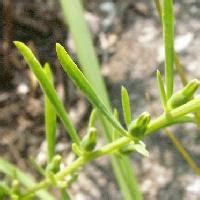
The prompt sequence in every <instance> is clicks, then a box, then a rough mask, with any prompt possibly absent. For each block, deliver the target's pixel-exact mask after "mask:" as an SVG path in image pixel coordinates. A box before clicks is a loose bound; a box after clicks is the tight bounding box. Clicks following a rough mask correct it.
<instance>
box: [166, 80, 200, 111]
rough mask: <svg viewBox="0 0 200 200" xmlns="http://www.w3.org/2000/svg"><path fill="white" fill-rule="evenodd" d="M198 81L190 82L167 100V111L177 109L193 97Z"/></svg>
mask: <svg viewBox="0 0 200 200" xmlns="http://www.w3.org/2000/svg"><path fill="white" fill-rule="evenodd" d="M198 86H199V81H198V80H197V79H194V80H192V81H190V82H189V83H188V84H187V85H186V86H185V87H184V88H183V89H181V90H180V91H178V92H176V93H175V94H173V95H172V96H171V98H170V99H169V100H168V102H167V104H168V107H169V109H173V108H177V107H178V106H181V105H183V104H185V103H187V102H188V101H189V100H190V99H191V98H192V97H193V95H194V93H195V92H196V90H197V89H198Z"/></svg>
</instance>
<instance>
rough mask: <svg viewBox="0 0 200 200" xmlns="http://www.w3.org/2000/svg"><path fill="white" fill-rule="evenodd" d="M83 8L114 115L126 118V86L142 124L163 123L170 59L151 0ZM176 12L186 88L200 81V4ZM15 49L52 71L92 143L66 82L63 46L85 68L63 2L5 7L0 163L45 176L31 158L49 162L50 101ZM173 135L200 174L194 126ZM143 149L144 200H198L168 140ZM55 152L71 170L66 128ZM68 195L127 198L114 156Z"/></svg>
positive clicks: (179, 5) (0, 50) (95, 1)
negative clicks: (160, 85)
mask: <svg viewBox="0 0 200 200" xmlns="http://www.w3.org/2000/svg"><path fill="white" fill-rule="evenodd" d="M83 5H84V9H85V12H84V17H85V19H86V21H87V23H88V26H89V28H90V31H91V33H92V38H93V42H94V45H95V50H96V53H97V55H98V59H99V62H100V65H101V72H102V74H103V76H104V79H105V81H106V86H107V88H108V91H109V95H110V99H111V101H112V103H113V107H116V108H118V109H119V110H120V111H121V102H120V88H121V85H124V86H126V87H127V89H128V92H129V94H130V98H131V104H132V111H133V116H134V117H136V116H138V115H139V114H140V113H141V112H143V111H145V110H148V111H149V112H150V113H151V114H152V115H158V114H160V113H161V112H162V110H161V106H160V103H159V94H158V89H157V85H156V79H155V75H156V70H157V69H160V71H161V72H163V71H164V70H163V60H164V56H163V50H162V49H163V45H162V30H161V26H160V22H159V18H158V16H157V13H156V10H155V7H154V4H153V1H149V0H115V1H114V0H113V1H111V0H110V1H109V0H107V1H106V0H84V1H83ZM174 9H175V15H176V28H175V33H176V37H175V48H176V51H177V53H178V54H179V55H180V59H181V62H182V63H183V64H184V67H185V69H186V72H187V76H188V79H192V78H199V77H200V70H199V69H198V67H199V63H200V56H199V52H200V34H199V33H200V12H199V10H200V2H199V0H176V1H175V2H174ZM14 40H19V41H23V42H25V43H26V44H28V46H29V47H31V49H32V50H33V51H34V53H35V54H36V55H37V57H38V58H39V60H40V61H41V63H42V64H44V63H45V62H46V61H48V62H49V63H50V64H51V66H52V68H53V71H54V75H55V82H56V87H57V90H58V93H59V95H60V97H61V98H62V99H63V101H64V103H65V105H66V108H67V109H68V112H69V114H70V117H71V119H72V121H73V123H74V124H75V126H76V127H77V129H78V130H79V132H80V134H84V130H85V128H86V124H87V121H88V116H89V113H90V110H91V106H90V105H89V103H88V102H87V101H86V100H85V98H84V97H83V95H82V94H81V93H80V92H79V91H77V90H76V88H75V87H74V86H73V84H72V83H71V82H70V81H69V80H68V78H67V77H66V75H65V74H64V73H63V71H62V69H61V68H60V66H59V64H58V60H57V58H56V56H55V43H56V42H60V43H61V44H62V45H64V46H65V47H66V49H68V51H69V52H70V55H72V57H73V59H74V60H75V61H76V62H77V63H78V59H77V56H76V49H75V45H74V43H73V40H72V37H71V34H70V32H69V30H68V28H67V26H66V24H65V22H64V17H63V13H62V10H61V7H60V3H59V1H57V0H26V1H25V0H0V138H1V140H0V156H2V157H4V158H6V159H8V160H9V161H11V162H12V163H15V164H16V165H17V166H18V167H20V168H21V169H22V170H23V171H25V172H29V173H31V174H37V173H36V170H35V169H34V168H33V167H32V165H31V163H30V161H29V158H30V157H33V158H36V161H37V162H38V163H39V164H40V165H43V164H45V163H46V152H45V149H46V143H45V142H44V141H45V134H44V133H45V127H44V114H43V113H44V105H43V95H42V92H41V90H40V88H39V86H38V83H37V82H36V80H35V78H34V76H33V75H32V74H31V72H30V71H29V69H28V67H27V66H26V64H25V62H24V61H23V60H22V58H21V57H20V55H19V52H18V51H17V50H16V48H15V47H14V45H13V43H12V41H14ZM85 48H87V47H85ZM175 82H176V86H175V89H176V90H177V89H178V88H180V87H181V82H180V79H179V77H176V78H175ZM171 130H173V132H174V133H175V135H176V136H177V137H178V138H179V139H180V141H181V143H182V144H183V146H184V147H185V148H186V149H187V151H188V152H189V154H190V155H191V156H192V158H193V159H194V160H195V162H196V163H197V164H198V165H200V159H199V155H200V148H199V144H200V133H199V131H198V130H196V128H195V127H194V126H193V125H184V126H183V125H181V126H176V127H173V129H171ZM103 142H104V141H103V139H102V137H101V139H100V143H103ZM145 143H146V145H147V149H148V150H149V151H150V157H149V158H144V157H142V156H141V155H138V154H133V155H131V157H132V163H133V167H134V171H135V174H136V175H137V178H138V182H139V185H140V189H141V191H142V193H143V195H144V199H147V200H154V199H159V200H161V199H162V200H168V199H173V200H188V199H193V200H198V199H200V178H199V177H198V176H197V175H196V174H195V173H194V172H193V171H192V169H191V168H190V167H189V166H188V164H187V163H186V162H185V161H184V159H183V158H182V156H181V155H180V154H179V152H178V151H177V149H176V148H175V147H174V145H173V144H172V142H171V141H170V140H169V138H168V137H167V136H166V135H165V134H164V133H163V132H160V133H158V134H154V135H153V136H151V137H149V138H147V139H145ZM56 151H57V152H58V153H62V154H63V155H64V162H65V164H67V163H69V162H71V161H72V160H73V159H74V155H73V154H72V153H71V148H70V141H69V138H67V137H66V134H65V132H64V130H63V127H62V125H58V128H57V146H56ZM69 192H70V194H71V196H72V197H73V198H72V199H74V200H92V199H97V200H114V199H115V200H117V199H119V200H121V199H122V196H121V193H120V191H119V189H118V186H117V185H116V183H115V178H114V175H113V174H112V168H111V165H110V163H109V160H108V158H106V157H105V158H101V159H98V160H96V161H94V162H93V163H92V164H91V165H89V166H87V167H86V168H85V169H84V170H83V172H82V173H81V174H80V176H79V179H78V181H77V183H75V184H74V185H73V186H72V187H71V188H70V190H69Z"/></svg>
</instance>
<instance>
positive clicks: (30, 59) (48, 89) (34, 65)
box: [14, 41, 80, 144]
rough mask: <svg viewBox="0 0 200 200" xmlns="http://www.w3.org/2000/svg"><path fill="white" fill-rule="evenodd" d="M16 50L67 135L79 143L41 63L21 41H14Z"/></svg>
mask: <svg viewBox="0 0 200 200" xmlns="http://www.w3.org/2000/svg"><path fill="white" fill-rule="evenodd" d="M14 43H15V45H16V47H17V48H18V50H19V51H20V52H21V54H22V55H23V56H24V58H25V60H26V62H27V63H28V65H29V67H30V68H31V70H32V71H33V73H34V74H35V76H36V78H37V80H38V81H39V83H40V85H41V87H42V89H43V91H44V93H45V94H46V95H47V96H48V99H49V100H50V101H51V104H52V105H53V106H54V109H55V111H56V112H57V115H58V116H59V117H60V119H61V121H62V122H63V125H64V127H65V129H66V130H67V131H68V133H69V136H70V137H71V139H72V140H73V142H75V143H77V144H79V143H80V138H79V136H78V134H77V133H76V129H75V128H74V126H73V125H72V123H71V122H70V120H69V117H68V115H67V113H66V111H65V108H64V106H63V104H62V102H61V100H60V98H59V97H58V95H57V93H56V90H55V89H54V87H53V85H52V83H51V82H50V81H49V79H48V77H47V76H46V74H45V72H44V70H43V69H42V66H41V64H40V63H39V61H38V60H37V59H36V57H35V56H34V54H33V53H32V51H31V50H30V49H29V48H28V47H27V46H26V45H25V44H24V43H22V42H17V41H16V42H14Z"/></svg>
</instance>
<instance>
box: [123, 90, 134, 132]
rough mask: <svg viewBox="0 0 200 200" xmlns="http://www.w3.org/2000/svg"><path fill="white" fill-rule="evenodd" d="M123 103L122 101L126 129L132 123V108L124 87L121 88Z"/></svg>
mask: <svg viewBox="0 0 200 200" xmlns="http://www.w3.org/2000/svg"><path fill="white" fill-rule="evenodd" d="M121 101H122V109H123V115H124V121H125V123H126V127H127V128H128V126H129V125H130V123H131V118H132V116H131V106H130V98H129V95H128V92H127V90H126V88H125V87H123V86H122V88H121Z"/></svg>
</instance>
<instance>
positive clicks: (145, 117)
mask: <svg viewBox="0 0 200 200" xmlns="http://www.w3.org/2000/svg"><path fill="white" fill-rule="evenodd" d="M150 120H151V116H150V114H149V113H148V112H144V113H142V114H141V115H140V116H139V117H138V118H137V119H136V120H134V121H132V122H131V124H130V125H129V127H128V132H129V133H130V135H131V136H133V137H135V138H137V139H142V138H143V137H144V133H145V132H146V129H147V126H148V124H149V122H150Z"/></svg>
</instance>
